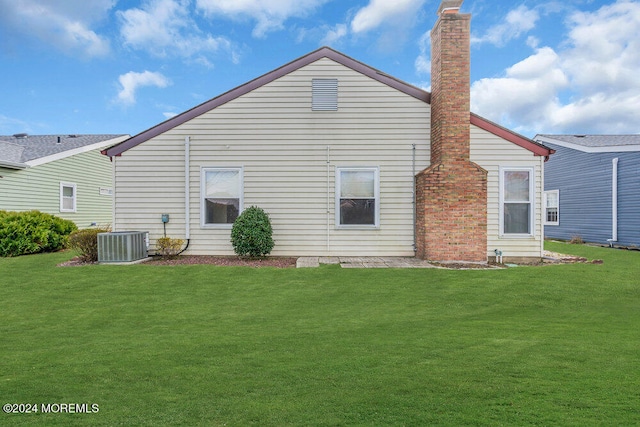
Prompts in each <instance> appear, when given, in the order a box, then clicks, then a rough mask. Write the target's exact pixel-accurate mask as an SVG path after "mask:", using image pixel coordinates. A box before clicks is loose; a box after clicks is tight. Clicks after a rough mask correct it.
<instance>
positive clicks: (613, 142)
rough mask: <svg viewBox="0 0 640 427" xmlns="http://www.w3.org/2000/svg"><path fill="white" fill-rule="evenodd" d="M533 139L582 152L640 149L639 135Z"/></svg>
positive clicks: (553, 136)
mask: <svg viewBox="0 0 640 427" xmlns="http://www.w3.org/2000/svg"><path fill="white" fill-rule="evenodd" d="M534 139H535V140H536V141H539V142H541V143H545V144H554V145H559V146H561V147H565V148H571V149H573V150H578V151H582V152H584V153H615V152H625V151H640V135H536V136H535V138H534Z"/></svg>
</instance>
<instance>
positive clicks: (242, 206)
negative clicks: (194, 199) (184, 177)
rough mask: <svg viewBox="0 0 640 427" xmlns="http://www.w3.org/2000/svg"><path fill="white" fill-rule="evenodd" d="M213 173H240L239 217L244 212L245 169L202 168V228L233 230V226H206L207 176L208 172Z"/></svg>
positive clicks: (236, 167)
mask: <svg viewBox="0 0 640 427" xmlns="http://www.w3.org/2000/svg"><path fill="white" fill-rule="evenodd" d="M212 171H234V172H236V171H237V172H239V173H240V189H239V191H240V194H239V198H240V201H239V209H238V215H240V214H241V213H242V211H243V210H244V167H242V166H235V167H215V166H203V167H201V168H200V228H206V229H231V227H233V224H206V223H205V222H204V220H205V218H206V214H205V203H204V199H205V197H204V196H205V192H206V191H205V189H206V175H207V172H212Z"/></svg>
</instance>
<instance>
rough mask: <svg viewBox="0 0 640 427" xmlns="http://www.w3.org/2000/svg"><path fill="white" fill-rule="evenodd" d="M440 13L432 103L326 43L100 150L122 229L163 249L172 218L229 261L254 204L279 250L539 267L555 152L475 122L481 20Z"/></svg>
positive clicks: (193, 247)
mask: <svg viewBox="0 0 640 427" xmlns="http://www.w3.org/2000/svg"><path fill="white" fill-rule="evenodd" d="M448 3H450V2H448ZM458 3H459V4H461V3H462V2H461V1H459V2H458ZM459 4H458V6H459ZM440 9H441V10H440V11H439V12H441V13H439V15H440V17H439V19H438V22H437V23H436V27H435V28H434V31H432V40H433V47H432V52H434V61H433V64H434V71H433V72H432V74H433V75H434V77H433V82H432V87H433V93H432V94H431V93H428V92H425V91H423V90H421V89H419V88H416V87H414V86H411V85H409V84H407V83H404V82H402V81H399V80H397V79H395V78H393V77H391V76H389V75H387V74H385V73H383V72H380V71H378V70H376V69H373V68H371V67H369V66H367V65H365V64H363V63H361V62H358V61H356V60H354V59H352V58H350V57H348V56H345V55H343V54H342V53H339V52H336V51H335V50H332V49H330V48H326V47H324V48H321V49H319V50H316V51H314V52H311V53H309V54H308V55H306V56H303V57H301V58H299V59H297V60H295V61H293V62H291V63H288V64H286V65H284V66H282V67H280V68H278V69H276V70H274V71H272V72H269V73H267V74H265V75H263V76H261V77H258V78H257V79H255V80H252V81H250V82H248V83H246V84H244V85H242V86H239V87H237V88H235V89H233V90H231V91H229V92H226V93H224V94H222V95H220V96H218V97H216V98H213V99H211V100H209V101H207V102H205V103H203V104H201V105H199V106H196V107H195V108H193V109H191V110H188V111H186V112H184V113H182V114H180V115H178V116H176V117H174V118H171V119H169V120H167V121H165V122H163V123H160V124H158V125H157V126H155V127H153V128H151V129H148V130H146V131H144V132H142V133H140V134H138V135H136V136H134V137H132V138H131V139H129V140H127V141H124V142H122V143H120V144H118V145H115V146H113V147H111V148H109V149H107V150H104V151H103V153H104V154H106V155H107V156H110V157H111V158H112V159H113V163H114V167H115V183H114V198H115V199H114V202H115V211H114V212H115V213H114V214H115V218H114V227H115V230H118V231H125V230H141V231H149V232H150V238H151V243H152V244H153V243H154V242H155V239H157V238H159V237H161V236H162V235H163V223H162V221H161V218H162V214H169V222H168V223H167V224H166V232H167V235H168V236H171V237H176V238H186V239H187V240H188V241H189V247H188V250H187V252H186V253H189V254H215V255H228V254H233V248H232V246H231V243H230V230H231V226H232V223H233V221H234V219H235V218H236V217H237V215H238V214H239V213H240V212H241V211H242V210H243V209H244V208H245V207H248V206H252V205H257V206H260V207H261V208H263V209H264V210H265V211H266V212H267V213H268V214H269V215H270V217H271V220H272V225H273V230H274V240H275V242H276V245H275V248H274V250H273V252H272V254H273V255H291V256H300V255H341V256H348V255H352V256H382V255H386V256H413V255H416V254H417V256H419V257H421V258H427V259H433V260H473V261H486V260H487V258H488V257H491V256H493V255H494V250H496V249H498V250H501V251H502V252H503V255H504V256H505V259H510V258H540V257H541V256H542V244H543V234H542V233H543V228H542V172H543V163H544V161H545V159H546V158H547V157H548V156H549V155H550V154H551V151H550V150H549V149H548V148H546V147H544V146H542V145H540V144H537V143H535V142H534V141H532V140H530V139H528V138H525V137H522V136H520V135H518V134H515V133H513V132H511V131H509V130H507V129H504V128H502V127H500V126H498V125H496V124H494V123H491V122H489V121H488V120H485V119H483V118H482V117H479V116H477V115H475V114H471V113H470V111H469V85H470V82H469V58H470V56H469V43H468V41H469V34H470V29H469V21H470V16H469V15H466V14H465V15H463V14H459V13H458V10H457V9H455V10H454V9H450V8H447V9H446V10H442V9H443V7H442V6H441V8H440ZM460 38H462V39H466V44H465V43H457V40H458V39H460ZM436 57H437V58H442V60H435V58H436ZM440 66H441V67H442V68H447V67H450V69H453V70H456V72H455V73H446V72H443V71H441V70H439V69H438V67H440ZM447 79H449V80H447ZM448 88H455V89H454V90H455V92H447V91H448V90H449V89H448ZM447 100H449V101H450V102H449V103H448V104H451V105H453V107H452V108H449V107H448V106H447V102H445V101H447ZM472 162H475V163H472ZM421 171H422V172H421Z"/></svg>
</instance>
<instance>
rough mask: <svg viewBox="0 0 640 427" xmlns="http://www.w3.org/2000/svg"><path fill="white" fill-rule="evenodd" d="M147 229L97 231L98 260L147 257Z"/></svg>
mask: <svg viewBox="0 0 640 427" xmlns="http://www.w3.org/2000/svg"><path fill="white" fill-rule="evenodd" d="M148 243H149V232H147V231H114V232H110V233H98V262H132V261H138V260H140V259H144V258H146V257H147V250H148V248H149V246H148Z"/></svg>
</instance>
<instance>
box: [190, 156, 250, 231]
mask: <svg viewBox="0 0 640 427" xmlns="http://www.w3.org/2000/svg"><path fill="white" fill-rule="evenodd" d="M242 179H243V176H242V168H203V169H202V183H201V190H200V193H201V195H202V196H201V197H202V200H201V213H200V217H201V218H202V220H201V223H202V226H209V225H211V226H216V225H225V226H226V225H229V226H231V224H233V222H234V221H235V220H236V218H237V217H238V215H239V214H240V211H242Z"/></svg>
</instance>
